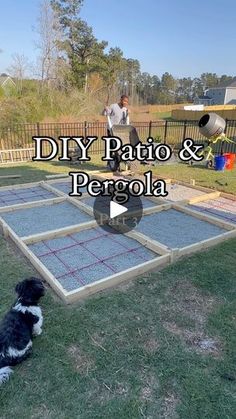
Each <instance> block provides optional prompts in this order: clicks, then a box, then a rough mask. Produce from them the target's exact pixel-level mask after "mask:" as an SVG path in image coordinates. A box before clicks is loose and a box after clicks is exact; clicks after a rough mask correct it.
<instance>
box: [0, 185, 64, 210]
mask: <svg viewBox="0 0 236 419" xmlns="http://www.w3.org/2000/svg"><path fill="white" fill-rule="evenodd" d="M50 198H57V195H55V194H54V193H52V192H49V191H47V190H46V189H44V188H42V187H41V186H35V187H33V188H19V189H9V190H5V191H0V207H7V206H12V205H16V204H24V203H26V202H34V201H41V200H44V199H50Z"/></svg>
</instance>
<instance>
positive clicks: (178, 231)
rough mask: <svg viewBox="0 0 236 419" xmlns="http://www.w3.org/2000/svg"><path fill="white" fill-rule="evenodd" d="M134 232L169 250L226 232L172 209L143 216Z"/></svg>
mask: <svg viewBox="0 0 236 419" xmlns="http://www.w3.org/2000/svg"><path fill="white" fill-rule="evenodd" d="M136 231H139V232H140V233H143V234H145V235H146V236H148V237H150V238H151V239H154V240H157V241H159V242H160V243H163V244H164V245H166V246H167V247H169V248H171V249H174V248H181V247H185V246H188V245H190V244H193V243H197V242H199V241H201V240H206V239H209V238H211V237H215V236H217V235H219V234H222V233H225V232H226V230H224V229H222V228H220V227H218V226H215V225H213V224H210V223H208V222H206V221H202V220H199V219H198V218H195V217H193V216H192V215H188V214H185V213H183V212H181V211H176V210H173V209H171V210H167V211H161V212H159V213H156V214H151V215H145V216H143V218H142V220H141V221H140V223H139V225H138V226H137V227H136Z"/></svg>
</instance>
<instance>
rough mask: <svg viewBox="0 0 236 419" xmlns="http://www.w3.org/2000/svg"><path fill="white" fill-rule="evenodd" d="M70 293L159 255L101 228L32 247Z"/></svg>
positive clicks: (45, 241)
mask: <svg viewBox="0 0 236 419" xmlns="http://www.w3.org/2000/svg"><path fill="white" fill-rule="evenodd" d="M29 248H30V249H31V250H32V251H33V253H34V254H35V255H36V256H37V257H38V258H39V259H40V261H41V262H42V263H43V264H44V265H45V266H46V267H47V268H48V269H49V270H50V271H51V272H52V273H53V275H54V276H55V277H56V278H57V280H58V281H59V282H60V283H61V285H62V286H63V288H65V289H66V290H67V291H70V290H74V289H76V288H80V287H83V286H84V285H86V284H90V283H93V282H96V281H98V280H99V279H103V278H106V277H109V276H111V275H114V274H116V273H118V272H121V271H124V270H126V269H128V268H131V267H135V266H137V265H139V264H141V263H144V262H147V261H149V260H152V259H154V258H156V257H158V256H159V255H157V254H156V253H154V252H152V251H151V250H149V249H147V248H145V247H144V246H143V245H141V244H140V243H139V242H137V241H136V240H134V239H132V238H130V237H127V236H124V235H115V237H114V234H113V230H112V228H111V229H110V231H109V232H106V231H104V230H102V229H101V228H100V227H97V228H93V229H88V230H83V231H81V232H79V233H74V234H70V235H67V236H64V237H59V238H56V239H53V240H44V241H41V242H39V243H35V244H32V245H29Z"/></svg>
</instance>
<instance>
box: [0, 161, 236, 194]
mask: <svg viewBox="0 0 236 419" xmlns="http://www.w3.org/2000/svg"><path fill="white" fill-rule="evenodd" d="M105 167H106V165H105V163H104V162H102V161H101V156H99V155H95V156H92V158H91V162H89V163H86V164H82V165H68V164H62V163H60V162H57V161H55V162H48V163H45V162H27V163H21V164H13V165H7V166H4V165H2V166H0V176H1V175H2V176H7V175H20V176H21V178H19V179H0V186H5V185H11V184H16V183H25V182H37V181H40V180H46V177H45V176H46V175H52V174H60V173H65V174H67V173H68V172H70V171H83V170H96V169H105ZM140 169H141V170H142V171H147V170H150V166H146V165H145V166H143V165H141V166H140ZM151 169H152V171H153V173H154V174H157V175H158V176H159V177H160V178H161V177H162V176H163V177H169V178H173V179H178V180H182V181H185V182H190V180H191V179H195V181H196V185H200V186H205V187H208V188H214V189H217V190H219V191H224V192H228V193H233V194H236V168H235V169H234V170H231V171H229V170H226V171H224V172H217V171H215V170H211V169H206V168H204V167H201V166H198V165H194V166H189V165H188V164H173V165H169V164H167V165H158V166H152V167H151Z"/></svg>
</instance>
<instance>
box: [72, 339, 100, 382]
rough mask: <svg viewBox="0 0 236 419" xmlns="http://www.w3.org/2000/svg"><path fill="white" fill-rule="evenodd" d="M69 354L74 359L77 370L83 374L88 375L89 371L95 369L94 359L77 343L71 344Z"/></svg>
mask: <svg viewBox="0 0 236 419" xmlns="http://www.w3.org/2000/svg"><path fill="white" fill-rule="evenodd" d="M68 354H69V356H70V358H71V360H72V361H73V365H74V367H75V370H76V371H77V372H78V373H80V374H81V375H86V376H88V374H89V372H90V371H91V370H93V369H94V365H95V364H94V361H93V360H92V359H91V358H90V357H89V356H88V355H87V354H85V353H83V352H82V351H81V349H80V348H79V347H78V346H77V345H71V346H70V347H69V349H68Z"/></svg>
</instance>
